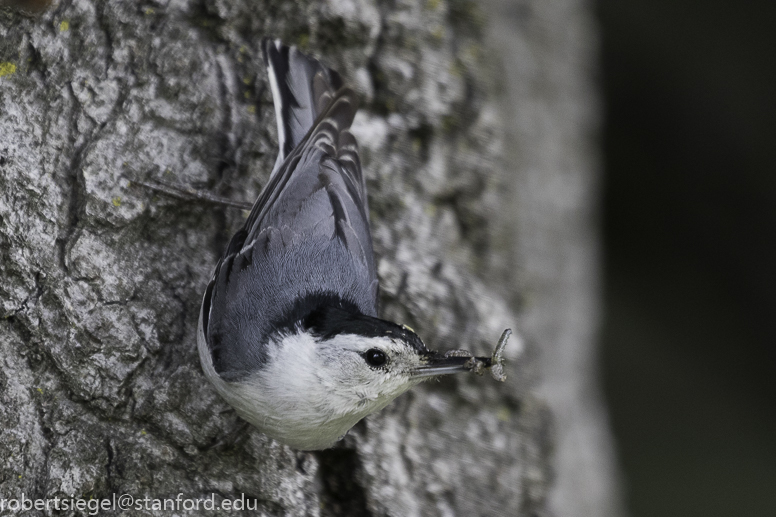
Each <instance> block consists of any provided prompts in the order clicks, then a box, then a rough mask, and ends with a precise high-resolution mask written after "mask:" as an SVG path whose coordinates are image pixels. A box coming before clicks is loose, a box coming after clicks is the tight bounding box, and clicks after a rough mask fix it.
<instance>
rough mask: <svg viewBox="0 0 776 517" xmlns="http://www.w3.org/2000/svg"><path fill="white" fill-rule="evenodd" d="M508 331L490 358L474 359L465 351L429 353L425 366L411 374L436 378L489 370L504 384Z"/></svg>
mask: <svg viewBox="0 0 776 517" xmlns="http://www.w3.org/2000/svg"><path fill="white" fill-rule="evenodd" d="M510 334H512V331H511V330H510V329H506V330H505V331H504V333H503V334H501V338H500V339H499V340H498V344H497V345H496V348H495V350H493V355H491V356H490V357H474V356H473V355H472V354H471V353H470V352H467V351H466V350H450V351H448V352H446V353H445V354H440V353H438V352H431V353H430V354H428V355H426V356H425V357H424V360H425V364H422V365H420V366H418V367H417V368H415V370H414V371H413V372H412V373H413V375H414V376H415V377H436V376H439V375H450V374H453V373H460V372H474V373H476V374H477V375H482V374H483V372H484V370H485V369H486V368H487V369H490V374H491V376H493V378H494V379H496V380H497V381H500V382H504V381H505V380H506V379H507V376H506V374H505V373H504V348H505V347H506V346H507V341H508V340H509V336H510Z"/></svg>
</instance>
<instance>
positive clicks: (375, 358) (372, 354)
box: [364, 348, 388, 368]
mask: <svg viewBox="0 0 776 517" xmlns="http://www.w3.org/2000/svg"><path fill="white" fill-rule="evenodd" d="M364 359H365V360H366V362H367V364H368V365H369V366H374V367H375V368H379V367H380V366H383V365H384V364H385V363H386V361H388V357H387V356H386V355H385V352H383V351H382V350H380V349H379V348H370V349H369V350H367V351H366V352H364Z"/></svg>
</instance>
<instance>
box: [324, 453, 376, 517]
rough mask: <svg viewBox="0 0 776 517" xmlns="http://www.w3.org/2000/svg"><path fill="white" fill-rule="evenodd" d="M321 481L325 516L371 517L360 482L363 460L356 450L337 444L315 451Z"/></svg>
mask: <svg viewBox="0 0 776 517" xmlns="http://www.w3.org/2000/svg"><path fill="white" fill-rule="evenodd" d="M315 455H316V456H317V458H318V464H319V466H318V477H319V479H320V482H321V493H320V499H321V516H322V517H330V516H331V517H334V516H338V517H351V516H352V517H362V516H363V517H369V516H371V515H372V513H371V512H370V511H369V508H368V507H367V498H366V491H365V489H364V487H363V486H361V484H360V483H359V481H358V475H359V471H360V470H361V468H362V467H361V460H360V459H359V457H358V453H357V452H356V451H355V450H354V449H346V448H344V447H342V448H340V447H335V448H333V449H326V450H324V451H318V452H316V453H315Z"/></svg>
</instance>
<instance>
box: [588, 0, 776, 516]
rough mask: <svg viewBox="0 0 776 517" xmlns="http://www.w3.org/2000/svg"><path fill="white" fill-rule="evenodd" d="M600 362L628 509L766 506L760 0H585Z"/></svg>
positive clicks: (773, 81) (773, 457)
mask: <svg viewBox="0 0 776 517" xmlns="http://www.w3.org/2000/svg"><path fill="white" fill-rule="evenodd" d="M597 10H598V15H599V23H600V28H601V37H602V41H601V44H602V67H601V85H602V88H603V95H604V102H605V105H606V106H605V129H604V133H603V149H604V160H605V171H606V174H605V195H604V205H603V220H604V226H605V228H604V234H605V260H606V266H605V271H606V276H605V285H606V287H605V289H606V291H605V297H606V305H607V309H606V315H605V325H604V329H603V333H602V340H603V346H602V365H603V367H602V376H603V384H604V388H605V394H606V397H607V400H608V403H609V408H610V418H611V422H612V427H613V430H614V433H615V435H616V438H617V441H618V444H617V446H618V452H619V455H620V463H621V466H622V470H623V473H624V475H625V484H626V486H625V492H626V494H625V495H626V500H627V503H628V507H629V509H630V512H631V515H632V516H633V517H644V516H661V517H671V516H681V517H690V516H696V515H697V516H704V517H712V516H723V515H724V516H733V515H735V516H745V517H756V516H763V517H765V516H769V517H772V516H774V515H776V269H775V268H774V265H775V264H776V246H774V240H776V174H775V172H776V142H774V139H775V138H776V128H774V125H775V124H774V120H775V119H776V102H774V97H775V95H774V94H775V93H776V4H775V3H773V2H764V1H750V2H729V1H728V2H726V1H722V0H704V1H699V0H670V1H669V0H599V1H598V4H597Z"/></svg>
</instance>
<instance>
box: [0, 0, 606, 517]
mask: <svg viewBox="0 0 776 517" xmlns="http://www.w3.org/2000/svg"><path fill="white" fill-rule="evenodd" d="M545 3H546V2H531V3H527V4H512V6H511V8H510V10H508V11H507V12H506V13H505V14H504V13H503V12H502V13H501V14H503V15H504V18H502V22H501V24H502V25H499V24H498V23H497V24H496V26H497V27H502V29H501V32H499V33H497V34H500V36H498V37H497V38H496V39H490V40H487V38H486V36H487V27H488V26H487V25H486V16H485V14H486V13H485V12H483V10H481V9H480V8H479V7H477V5H476V4H475V3H474V2H469V1H468V0H450V1H444V0H429V1H427V2H420V3H415V2H404V1H396V2H387V1H376V2H375V1H369V0H353V1H350V2H348V1H343V2H330V3H319V2H315V1H310V2H299V3H293V4H292V3H289V2H285V1H282V0H277V1H270V0H267V1H263V2H256V1H254V0H233V1H225V0H221V1H214V2H203V1H195V0H174V1H170V2H155V1H150V2H146V3H136V2H98V1H89V0H73V1H72V2H66V1H63V2H61V3H54V5H52V6H50V7H49V8H48V9H47V10H45V11H43V12H42V13H38V14H35V15H32V16H30V15H26V14H24V13H22V12H20V11H19V10H18V8H15V9H14V10H10V9H5V10H0V74H1V75H2V77H0V253H2V255H1V256H0V275H1V276H0V277H1V278H2V282H0V312H1V313H2V315H3V320H2V322H0V350H1V351H0V354H2V357H3V363H2V369H0V401H1V403H0V404H1V405H0V432H2V439H0V497H6V498H10V497H20V496H21V494H22V493H24V494H25V496H26V498H28V499H35V498H54V497H71V496H74V497H76V498H78V497H82V498H85V499H89V498H92V499H100V498H111V496H112V494H129V495H131V496H132V497H133V498H135V503H134V504H133V506H132V510H131V512H130V514H132V515H154V514H158V512H156V513H155V512H154V511H153V510H151V509H150V508H151V507H152V505H153V499H160V500H162V499H175V497H176V496H177V494H179V493H182V494H183V497H184V498H192V499H194V498H210V497H211V494H215V496H214V497H215V499H216V501H221V500H223V499H240V498H241V497H244V498H245V499H246V500H248V501H250V502H251V504H252V505H256V506H258V508H259V510H260V512H258V513H260V514H266V515H281V514H283V515H396V516H406V515H496V514H505V515H519V516H523V515H525V516H528V515H549V514H551V513H556V512H557V513H558V514H562V515H613V514H614V513H613V512H614V510H612V508H614V505H613V503H612V501H614V499H613V495H612V494H613V486H614V483H613V480H612V475H611V457H610V456H609V454H610V453H609V452H608V451H609V444H608V441H607V440H608V439H607V436H606V434H605V430H606V427H605V419H604V415H603V412H602V410H601V409H600V406H599V405H598V402H597V400H598V399H597V396H596V392H595V390H592V389H591V390H588V389H587V387H589V386H592V383H591V379H592V378H593V377H592V375H593V373H594V371H593V368H592V366H591V365H592V364H593V363H592V360H593V352H594V350H593V347H592V344H593V338H594V335H593V334H594V332H593V331H594V329H595V321H596V317H597V316H596V314H597V313H596V308H597V306H598V293H597V290H596V282H597V276H596V274H595V272H596V268H597V265H596V239H597V235H596V234H595V232H594V231H592V228H593V223H594V218H593V216H592V212H591V207H592V206H593V204H594V202H595V195H594V194H595V192H596V188H597V185H596V182H595V178H596V175H595V166H596V162H595V157H594V155H592V154H591V149H592V148H593V142H592V141H591V140H590V137H591V134H593V133H594V130H595V127H594V123H591V121H593V122H594V120H595V112H596V107H595V104H594V102H593V101H594V100H595V95H594V94H593V93H592V88H591V84H590V81H591V78H590V72H589V70H588V68H587V65H588V64H589V63H590V62H591V60H592V58H591V55H592V53H593V52H592V51H591V50H590V49H591V48H592V47H591V46H590V41H592V40H593V38H592V36H591V33H590V31H591V30H592V29H591V28H590V24H589V20H588V17H589V16H590V13H589V7H587V6H586V4H582V3H580V2H577V1H572V0H569V1H567V2H561V1H560V0H556V1H554V2H549V5H551V6H554V7H555V9H556V10H555V11H552V10H549V11H547V13H544V12H543V10H545V9H548V8H545V7H542V6H543V5H544V4H545ZM499 5H500V4H498V3H496V4H494V5H493V6H490V7H488V8H487V9H490V10H495V11H494V12H496V13H499V12H500V11H498V9H500V7H499ZM487 9H486V11H487ZM539 11H542V12H539ZM570 11H573V14H569V12H570ZM540 14H541V15H543V14H548V15H552V16H555V15H557V16H559V17H560V19H562V20H564V22H568V23H569V26H567V27H564V29H563V30H556V31H550V32H545V30H544V29H546V24H547V21H546V20H547V19H546V18H542V17H541V16H538V15H540ZM510 17H515V18H514V19H515V20H517V21H518V22H519V24H518V25H517V26H512V27H510V28H509V29H508V30H507V29H504V28H503V27H504V25H503V23H504V20H509V19H511V18H510ZM542 20H544V22H543V21H542ZM554 23H555V22H554ZM557 23H563V22H561V21H558V22H557ZM569 27H570V28H571V29H572V30H566V29H568V28H569ZM264 35H270V36H273V37H279V38H282V39H283V40H284V41H285V42H287V43H289V44H296V45H298V46H299V47H300V48H302V49H303V50H305V51H308V52H311V53H312V54H313V55H315V56H316V57H319V58H321V59H322V60H323V61H324V62H326V63H327V64H329V65H330V66H332V67H333V68H335V69H336V70H338V71H339V72H340V73H341V74H342V76H343V77H344V78H345V80H346V82H348V83H350V84H351V85H353V86H354V87H355V88H356V89H357V90H358V91H359V92H360V93H361V96H362V108H361V111H360V112H359V115H358V116H357V119H356V122H355V124H354V127H353V132H354V134H355V135H356V138H357V139H358V141H359V144H360V147H361V157H362V162H363V165H364V170H365V173H366V175H367V188H368V191H369V202H370V211H371V214H370V215H371V220H372V226H373V234H374V241H375V251H376V253H377V256H378V271H379V275H380V282H381V292H382V295H381V306H382V309H381V312H382V316H384V317H386V318H388V319H393V320H395V321H399V322H401V323H405V324H407V325H409V326H411V327H413V328H414V329H415V330H416V331H417V332H418V333H419V334H420V335H421V336H422V337H423V338H424V340H425V341H426V343H427V344H428V345H429V347H431V348H445V349H446V348H467V349H470V350H471V351H472V352H476V353H477V354H478V355H487V354H489V353H490V351H491V350H492V348H493V346H494V345H495V341H496V339H497V338H498V336H499V335H500V332H501V330H502V329H503V328H505V327H509V326H512V327H513V329H514V330H516V331H517V333H518V336H516V338H514V339H513V341H512V342H511V343H510V345H509V346H508V348H507V358H508V359H509V360H511V362H510V363H509V364H508V370H507V372H508V375H509V379H508V380H507V382H506V383H505V384H503V385H502V384H496V383H495V382H493V381H492V380H491V379H489V378H477V377H475V376H459V377H457V378H453V379H444V380H442V381H440V382H437V383H427V384H425V385H423V386H421V387H419V388H416V389H414V390H413V391H411V392H410V393H408V394H407V395H404V396H402V397H401V398H399V399H398V400H397V401H396V402H394V403H393V404H392V405H391V406H389V407H388V408H387V409H386V410H384V411H383V412H381V413H379V414H376V415H373V416H371V417H369V418H367V419H366V420H365V421H363V422H362V423H360V424H359V425H357V426H356V428H354V429H353V430H352V431H351V432H350V434H349V435H348V436H347V437H346V439H345V440H344V441H343V442H342V443H341V444H339V445H338V446H337V447H335V448H333V449H330V450H327V451H322V452H318V453H308V452H298V451H294V450H292V449H290V448H288V447H285V446H281V445H279V444H277V443H276V442H274V441H272V440H270V439H269V438H267V437H265V436H264V435H262V434H261V433H259V432H258V431H256V430H255V429H254V428H252V427H251V426H249V425H247V424H245V423H244V422H243V421H242V420H241V419H240V418H238V417H237V416H236V415H235V413H234V411H232V410H231V409H230V408H229V406H227V405H226V404H225V403H224V402H223V401H222V400H221V399H220V398H219V397H218V396H217V395H216V393H215V391H214V390H213V388H212V387H211V386H210V385H209V384H208V382H207V381H206V380H205V377H204V376H203V374H202V372H201V370H200V366H199V361H198V357H197V353H196V339H195V331H196V326H197V317H198V311H199V305H200V301H201V296H202V293H203V291H204V288H205V285H206V283H207V281H208V280H209V277H210V275H211V273H212V269H213V267H214V265H215V263H216V261H217V259H218V257H219V256H220V254H221V252H222V251H223V249H224V247H225V245H226V243H227V242H228V239H229V238H230V236H231V234H232V233H233V232H234V231H235V230H236V229H237V228H238V227H239V226H240V224H241V222H242V220H243V218H244V217H245V216H246V213H245V212H242V211H240V210H235V209H229V208H224V207H220V206H213V205H208V204H205V203H192V202H188V201H180V200H176V199H171V198H167V197H164V196H159V195H157V194H155V193H153V192H149V191H147V190H144V189H142V188H138V187H137V186H136V185H135V184H133V181H134V180H136V179H145V178H156V179H163V180H167V181H172V182H175V183H178V184H181V185H187V186H196V187H201V188H206V189H208V190H210V191H211V192H214V193H217V194H219V195H222V196H228V197H230V198H232V199H234V200H238V201H245V202H251V201H252V200H253V199H255V197H256V195H257V194H258V192H259V191H260V188H261V186H262V185H263V184H264V182H265V181H266V179H267V177H268V175H269V171H270V170H271V168H272V164H273V163H274V160H275V153H276V145H277V144H276V141H277V140H276V135H275V132H276V130H275V121H274V112H273V106H272V100H271V94H270V91H269V88H268V87H267V78H266V73H265V71H264V66H263V63H262V61H261V53H260V49H259V41H260V39H261V37H262V36H264ZM494 42H496V43H495V44H494ZM500 44H508V45H512V44H517V47H515V48H518V49H522V50H521V51H520V52H518V53H517V54H512V53H510V52H511V51H510V50H509V49H510V47H502V50H507V51H506V52H502V54H503V55H504V57H505V61H504V62H505V63H506V64H507V65H506V67H505V68H504V67H502V63H501V62H500V61H499V58H498V57H497V54H494V53H493V52H492V50H493V48H494V47H498V46H499V45H500ZM580 44H581V45H582V47H581V48H582V50H581V51H579V53H577V54H574V53H573V52H572V55H573V56H575V57H573V58H572V63H570V64H569V63H565V62H564V61H563V59H564V57H563V56H564V55H567V52H568V51H569V49H574V48H577V46H578V45H580ZM520 45H522V46H520ZM532 48H533V49H539V51H538V53H537V54H535V55H534V54H532V50H531V49H532ZM522 58H525V60H526V63H528V65H526V63H522V62H521V59H522ZM516 62H520V63H518V65H519V68H518V69H517V71H514V69H513V65H514V64H515V63H516ZM543 67H547V70H548V71H545V72H540V71H539V70H541V69H543ZM520 68H522V69H525V68H528V72H527V73H526V74H525V75H522V74H524V72H521V70H520ZM556 69H558V70H560V71H561V72H562V73H558V74H554V73H553V71H556ZM504 71H506V72H507V73H506V74H504ZM513 72H514V73H513ZM537 77H539V78H540V79H541V80H535V79H536V78H537ZM567 80H568V81H571V84H566V81H567ZM535 86H541V88H535ZM499 91H500V92H501V93H502V94H505V95H507V98H508V99H509V103H507V104H505V103H504V102H501V101H499V95H498V94H499ZM548 92H550V93H552V94H550V93H548ZM553 92H554V93H553ZM567 93H568V95H569V97H565V96H564V95H565V94H567ZM553 95H555V96H557V97H560V98H562V99H564V100H565V101H566V104H561V105H558V106H556V105H554V104H553V102H554V100H556V98H557V97H554V96H553ZM502 98H503V97H502ZM591 102H592V104H588V103H591ZM512 105H514V106H516V110H515V111H514V112H510V110H509V109H505V106H512ZM523 107H525V110H523ZM544 108H547V109H544ZM566 108H567V109H568V110H569V111H568V112H567V111H566ZM505 115H506V116H505ZM561 126H562V127H561ZM559 127H561V129H558V128H559ZM553 131H555V132H553ZM506 142H508V143H506ZM515 142H517V144H515ZM516 149H518V150H519V152H517V151H516ZM559 175H560V176H559ZM545 216H546V217H547V218H548V219H546V220H545V219H544V217H545ZM515 218H516V220H517V223H516V224H515V223H514V221H515ZM570 219H571V222H570ZM548 257H553V260H547V259H548ZM531 300H536V302H535V303H536V304H535V305H531V303H532V302H531ZM521 333H522V334H523V335H525V336H526V337H527V338H528V339H526V340H521V339H520V337H519V334H521ZM572 349H573V350H572ZM540 358H542V360H540ZM578 387H582V388H584V389H582V390H581V391H579V392H575V393H569V389H571V388H573V389H576V388H578ZM588 396H590V398H588ZM545 400H546V401H549V403H550V404H549V405H548V403H547V402H545ZM577 402H580V405H579V406H575V404H576V403H577ZM570 408H575V409H574V410H573V411H571V410H570ZM551 409H552V410H554V411H555V415H554V416H553V415H551ZM567 410H568V411H569V412H568V413H567V412H566V411H567ZM553 422H556V423H557V424H556V425H553ZM596 432H598V433H599V435H597V436H598V438H596V439H594V440H587V441H585V440H586V439H585V438H584V437H583V440H582V442H579V441H577V442H576V444H577V445H576V447H577V448H578V451H577V452H579V454H576V455H575V453H574V452H573V451H572V452H569V443H572V442H574V440H573V439H571V438H569V436H571V435H575V436H580V435H584V436H590V433H593V434H595V433H596ZM569 440H571V442H569ZM553 450H557V456H553V454H552V451H553ZM599 453H600V456H599V461H597V462H587V463H585V462H584V461H582V460H580V459H579V458H584V457H589V456H590V455H593V456H595V455H596V454H599ZM556 459H557V461H556ZM553 472H555V474H553ZM591 473H592V476H593V477H592V478H591V477H589V476H590V475H591ZM580 476H581V477H580ZM593 478H594V479H595V480H597V481H595V482H596V483H597V484H596V485H595V488H596V491H595V492H594V493H592V494H591V493H587V492H589V491H587V492H586V490H578V489H575V488H573V487H574V486H575V483H576V484H577V485H579V483H584V480H585V479H593ZM553 479H557V480H558V485H557V488H556V489H552V481H553ZM569 487H571V488H569ZM577 497H579V498H580V499H579V501H584V502H585V505H584V506H581V507H580V508H585V509H586V510H585V512H581V511H580V510H579V509H578V508H575V506H574V504H569V501H570V500H571V501H574V500H576V499H575V498H577ZM143 498H149V500H150V502H149V500H146V501H143ZM125 501H126V500H125ZM596 508H597V509H599V510H600V511H593V512H592V513H586V512H587V509H591V511H592V510H594V509H596ZM43 513H46V514H49V513H51V512H43ZM104 513H106V514H111V513H118V512H117V511H115V512H114V511H112V510H111V511H107V512H104ZM196 513H197V514H201V515H216V514H218V513H219V512H217V511H204V510H203V511H199V512H196Z"/></svg>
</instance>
